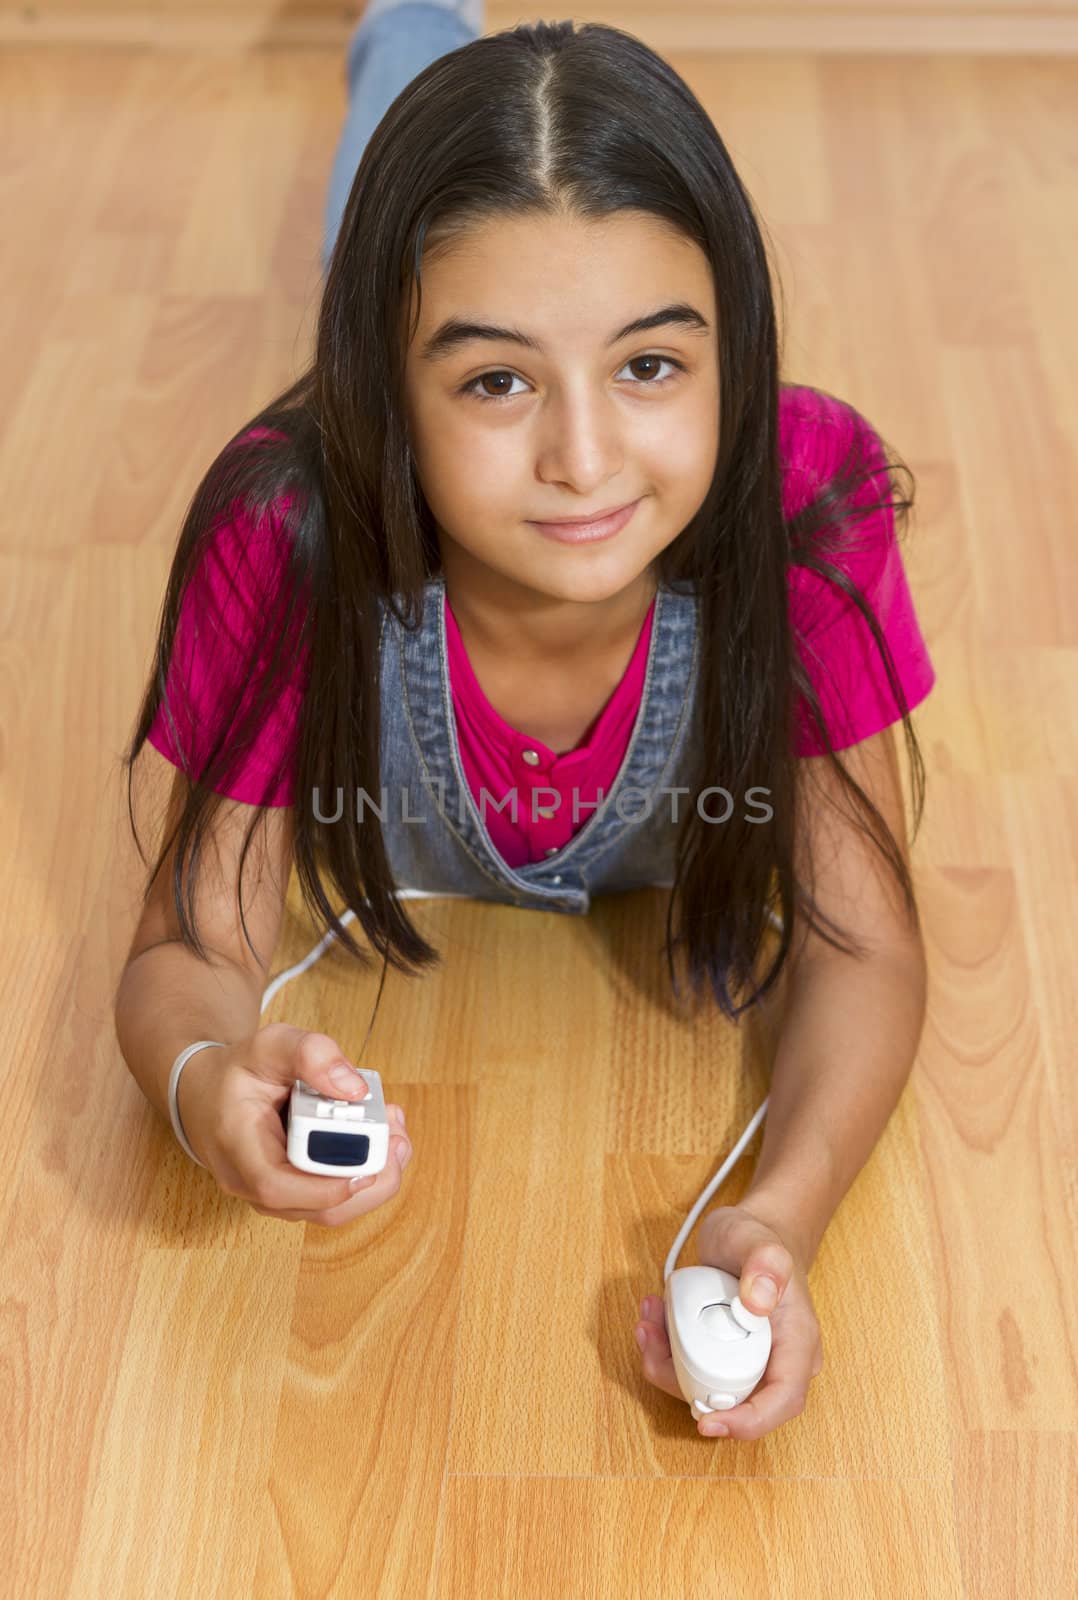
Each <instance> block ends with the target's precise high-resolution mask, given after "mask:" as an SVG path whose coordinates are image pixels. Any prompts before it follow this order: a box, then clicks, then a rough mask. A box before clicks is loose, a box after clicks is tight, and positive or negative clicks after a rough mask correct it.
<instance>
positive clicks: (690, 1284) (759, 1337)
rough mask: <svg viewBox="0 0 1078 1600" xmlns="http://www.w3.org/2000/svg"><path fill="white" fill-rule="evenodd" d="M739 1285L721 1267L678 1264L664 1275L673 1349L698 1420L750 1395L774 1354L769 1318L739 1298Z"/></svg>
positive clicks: (679, 1377)
mask: <svg viewBox="0 0 1078 1600" xmlns="http://www.w3.org/2000/svg"><path fill="white" fill-rule="evenodd" d="M738 1287H739V1284H738V1280H737V1278H735V1277H734V1275H733V1273H732V1272H724V1271H723V1270H722V1269H721V1267H678V1268H677V1270H676V1271H674V1272H672V1273H671V1274H670V1276H669V1278H667V1280H666V1331H667V1334H668V1335H669V1338H670V1354H671V1355H672V1356H673V1358H674V1371H675V1372H676V1374H677V1381H678V1384H679V1386H680V1388H681V1392H682V1394H683V1395H684V1396H685V1398H686V1400H687V1401H688V1402H689V1405H690V1407H691V1410H692V1414H693V1416H694V1417H695V1418H696V1419H697V1421H699V1420H700V1418H701V1417H702V1416H704V1415H706V1413H707V1412H709V1411H729V1409H730V1407H731V1406H736V1405H739V1404H740V1403H741V1401H742V1400H744V1399H746V1398H747V1397H748V1396H749V1395H750V1394H751V1393H752V1391H753V1390H754V1389H755V1387H756V1385H757V1384H758V1383H759V1381H760V1379H761V1378H762V1377H763V1375H764V1369H765V1368H766V1366H767V1362H768V1358H769V1357H770V1355H771V1323H770V1321H769V1319H768V1318H767V1317H759V1316H757V1315H756V1313H755V1312H754V1311H749V1310H748V1308H747V1307H746V1306H743V1305H742V1304H741V1301H740V1299H739V1297H738Z"/></svg>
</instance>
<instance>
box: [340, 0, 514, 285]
mask: <svg viewBox="0 0 1078 1600" xmlns="http://www.w3.org/2000/svg"><path fill="white" fill-rule="evenodd" d="M481 14H482V0H370V4H369V5H368V6H367V9H366V11H365V12H364V13H363V16H362V17H361V18H360V21H359V24H358V26H357V28H356V30H355V32H354V33H353V35H352V38H351V41H350V43H349V46H348V58H347V64H346V68H345V76H346V81H347V85H348V110H347V113H346V115H345V120H344V127H343V128H342V129H341V137H340V140H339V142H338V144H337V153H336V155H335V156H334V158H333V168H332V171H331V172H330V176H329V188H328V191H327V194H326V211H325V237H324V241H323V245H322V269H323V272H324V271H325V269H326V268H327V267H328V265H329V258H330V256H331V255H332V253H333V246H334V244H335V243H336V240H337V233H338V231H339V229H340V226H341V218H342V217H343V215H344V208H345V205H346V204H347V201H348V196H349V194H350V193H351V189H352V180H353V179H354V178H355V175H356V169H357V167H358V166H359V163H360V159H361V157H362V155H363V152H364V150H365V149H366V147H367V141H368V139H369V138H370V136H371V134H372V133H373V132H374V130H375V128H376V127H377V126H378V124H379V123H380V122H381V120H382V118H383V117H384V116H385V114H386V112H387V111H388V110H389V107H390V106H391V105H392V103H393V101H394V100H395V99H396V98H397V96H398V95H399V94H400V92H401V90H402V89H403V88H405V87H406V85H408V84H409V83H411V81H412V79H413V78H415V77H417V76H418V74H419V73H420V72H422V71H423V69H424V67H429V66H430V64H431V62H432V61H437V59H438V57H439V56H444V55H447V54H448V52H449V51H450V50H457V49H459V48H460V46H461V45H465V44H470V43H471V41H472V40H473V39H477V38H478V37H479V35H480V33H481V32H482V29H481V28H480V27H478V26H477V22H478V19H479V17H480V16H481Z"/></svg>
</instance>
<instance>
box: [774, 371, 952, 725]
mask: <svg viewBox="0 0 1078 1600" xmlns="http://www.w3.org/2000/svg"><path fill="white" fill-rule="evenodd" d="M802 393H803V394H806V395H810V397H811V398H810V403H809V404H808V405H807V406H806V404H805V402H804V400H801V401H799V402H797V403H796V404H791V405H789V406H788V407H787V410H786V415H785V416H784V417H783V419H782V428H781V429H780V432H781V433H782V434H783V435H784V440H783V454H784V462H785V464H786V485H785V493H784V500H785V501H787V502H788V503H787V504H786V507H785V509H786V512H787V515H790V514H791V513H792V512H793V511H796V510H798V509H800V508H801V507H803V506H804V505H806V504H807V503H808V500H809V499H810V498H812V497H813V496H814V494H815V492H816V491H817V489H818V488H819V487H821V486H822V485H823V484H824V483H825V482H827V481H828V480H829V479H830V478H831V476H832V475H833V474H834V473H835V472H836V471H837V469H838V467H839V465H840V464H841V462H842V459H843V457H844V455H845V453H846V450H847V448H848V446H849V444H850V442H851V440H852V437H853V431H854V429H855V428H856V429H857V430H858V432H859V433H860V435H861V438H862V440H863V441H864V443H865V445H866V446H867V450H866V462H865V464H866V465H868V464H871V465H872V466H874V467H875V468H876V470H875V471H874V472H873V473H872V475H871V476H870V477H869V478H868V479H867V480H866V481H865V483H863V484H862V485H861V486H860V487H859V488H858V489H857V490H855V492H854V495H853V498H852V503H853V504H854V505H866V506H867V505H871V504H872V502H873V501H874V500H876V501H879V500H881V499H883V497H884V496H885V495H886V494H887V493H888V477H887V472H886V466H885V462H884V456H883V450H882V447H881V445H880V441H879V438H878V436H877V435H876V433H875V432H874V431H873V430H872V429H871V428H870V427H869V425H868V423H867V422H866V421H865V419H864V418H863V417H861V416H860V414H859V413H858V412H856V411H854V410H853V409H852V408H850V409H849V410H848V411H847V410H845V409H841V410H840V409H839V408H838V407H837V406H836V405H835V404H834V403H833V402H830V401H828V402H826V403H825V402H824V401H823V399H822V397H820V396H817V395H815V394H814V393H812V392H811V391H802ZM850 532H851V534H852V536H853V543H852V545H851V547H850V548H849V549H848V550H846V551H844V552H843V553H842V554H841V555H837V554H834V555H831V556H830V559H831V560H833V561H835V562H836V563H837V564H838V565H839V567H840V568H841V570H842V571H843V572H845V573H846V575H847V576H848V577H849V578H850V579H851V580H852V581H853V582H854V583H855V584H856V585H857V586H858V587H859V588H860V589H861V590H862V592H863V593H864V596H865V599H866V601H867V603H868V605H869V608H870V610H871V611H872V613H873V615H874V617H875V619H876V622H877V624H878V626H879V629H880V631H881V633H882V634H883V637H884V639H885V640H886V642H887V645H888V647H889V649H890V652H891V657H892V660H893V663H894V669H895V673H896V675H897V677H898V681H899V683H900V684H901V686H902V690H903V693H904V695H905V698H906V703H907V707H908V709H909V710H910V711H911V712H912V711H913V709H914V707H915V706H918V705H920V703H921V701H922V700H924V699H925V697H926V695H927V694H928V693H929V690H930V689H931V688H932V686H933V684H934V683H935V681H936V674H935V671H934V669H933V666H932V662H931V660H930V659H929V655H928V650H927V647H926V645H925V641H924V638H923V636H922V633H921V629H920V626H919V624H918V621H917V615H916V612H915V611H914V608H913V600H912V597H911V595H910V589H909V584H908V582H907V579H906V570H905V567H904V565H903V562H902V553H901V550H900V549H899V545H898V541H897V539H896V537H895V525H894V511H893V509H892V507H891V506H890V505H885V506H884V507H883V509H882V510H878V511H873V512H870V513H868V514H867V515H865V516H863V517H862V518H861V520H860V521H859V522H855V523H853V524H852V526H851V528H850ZM823 554H824V555H825V556H827V554H828V553H827V551H826V550H825V551H824V552H823ZM789 603H790V615H791V619H792V620H793V622H794V625H795V630H796V631H797V632H798V633H800V635H801V638H800V645H799V648H800V652H801V660H802V662H803V663H804V666H805V670H806V672H807V674H808V676H809V678H810V680H811V682H812V685H813V687H814V688H815V690H816V693H817V695H818V696H819V698H820V709H821V711H822V714H823V718H824V721H825V723H826V724H827V730H828V732H829V734H830V735H831V743H832V746H833V748H834V749H836V750H843V749H846V748H847V747H848V746H850V745H854V744H859V743H860V742H861V740H863V739H868V738H870V737H871V735H872V734H874V733H879V732H880V731H881V730H882V729H883V728H886V727H889V726H890V725H891V724H892V723H895V722H899V721H900V720H901V717H902V711H901V708H900V706H899V704H898V701H897V700H896V698H895V696H894V693H893V692H892V689H891V685H890V682H889V680H888V675H887V669H886V667H885V665H884V662H883V660H882V659H881V656H880V651H879V647H878V646H877V644H876V641H875V639H874V638H873V635H872V631H871V629H870V628H869V626H868V623H867V622H866V621H865V619H864V617H863V616H862V615H861V612H860V611H859V610H858V609H857V607H856V606H855V604H854V602H853V601H852V600H851V599H850V598H849V596H848V595H846V594H845V593H844V592H843V591H842V590H841V589H840V588H839V587H838V586H837V585H836V584H833V583H831V582H829V581H828V580H827V579H826V578H824V577H822V576H819V575H817V574H816V573H814V572H809V571H806V569H805V568H803V567H794V568H791V572H790V589H789ZM794 737H795V746H794V748H795V750H796V753H797V754H798V755H799V756H817V755H823V754H825V753H826V746H825V744H824V742H823V740H822V738H821V737H820V734H819V731H818V729H817V727H816V724H815V721H814V719H813V717H812V714H811V712H810V710H809V707H808V704H807V701H806V700H805V698H804V696H803V695H799V696H798V703H797V708H796V714H795V735H794Z"/></svg>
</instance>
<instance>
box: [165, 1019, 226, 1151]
mask: <svg viewBox="0 0 1078 1600" xmlns="http://www.w3.org/2000/svg"><path fill="white" fill-rule="evenodd" d="M207 1047H212V1048H213V1049H215V1050H224V1049H227V1046H226V1045H225V1044H223V1043H222V1041H221V1040H220V1039H199V1041H198V1043H197V1044H189V1045H188V1046H187V1049H186V1050H181V1051H180V1053H179V1055H178V1056H177V1057H176V1059H175V1061H174V1062H173V1063H172V1071H171V1072H170V1073H169V1075H168V1114H169V1117H170V1118H171V1119H172V1131H173V1133H174V1134H175V1135H176V1138H177V1139H178V1140H179V1142H180V1144H181V1145H182V1146H183V1148H184V1149H185V1150H186V1151H187V1154H188V1155H189V1156H190V1157H191V1160H192V1161H193V1162H194V1163H195V1164H196V1166H199V1167H205V1166H206V1163H205V1162H204V1161H199V1159H198V1157H197V1156H196V1155H195V1152H194V1151H193V1150H192V1149H191V1146H190V1144H189V1142H188V1139H187V1135H186V1134H185V1133H184V1131H183V1123H182V1122H181V1121H180V1102H179V1099H178V1095H177V1090H178V1088H179V1082H180V1073H181V1072H182V1071H183V1069H184V1067H185V1066H186V1065H187V1063H188V1061H190V1059H191V1057H192V1056H193V1055H194V1053H195V1051H196V1050H205V1049H207ZM206 1170H207V1171H209V1168H208V1167H207V1168H206Z"/></svg>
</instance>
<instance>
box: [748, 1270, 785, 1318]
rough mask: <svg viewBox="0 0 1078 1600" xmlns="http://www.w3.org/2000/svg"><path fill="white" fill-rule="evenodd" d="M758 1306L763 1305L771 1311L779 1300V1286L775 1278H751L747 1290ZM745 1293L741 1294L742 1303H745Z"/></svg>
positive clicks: (766, 1309)
mask: <svg viewBox="0 0 1078 1600" xmlns="http://www.w3.org/2000/svg"><path fill="white" fill-rule="evenodd" d="M745 1294H748V1295H749V1296H750V1297H751V1298H752V1299H753V1300H754V1301H755V1302H756V1304H757V1305H758V1306H763V1307H764V1309H765V1311H770V1310H771V1309H772V1308H773V1307H774V1306H776V1305H778V1301H779V1286H778V1284H777V1283H776V1282H775V1280H774V1278H750V1279H749V1282H748V1286H747V1288H746V1290H745ZM745 1294H743V1295H742V1296H741V1303H742V1305H744V1303H745Z"/></svg>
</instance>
